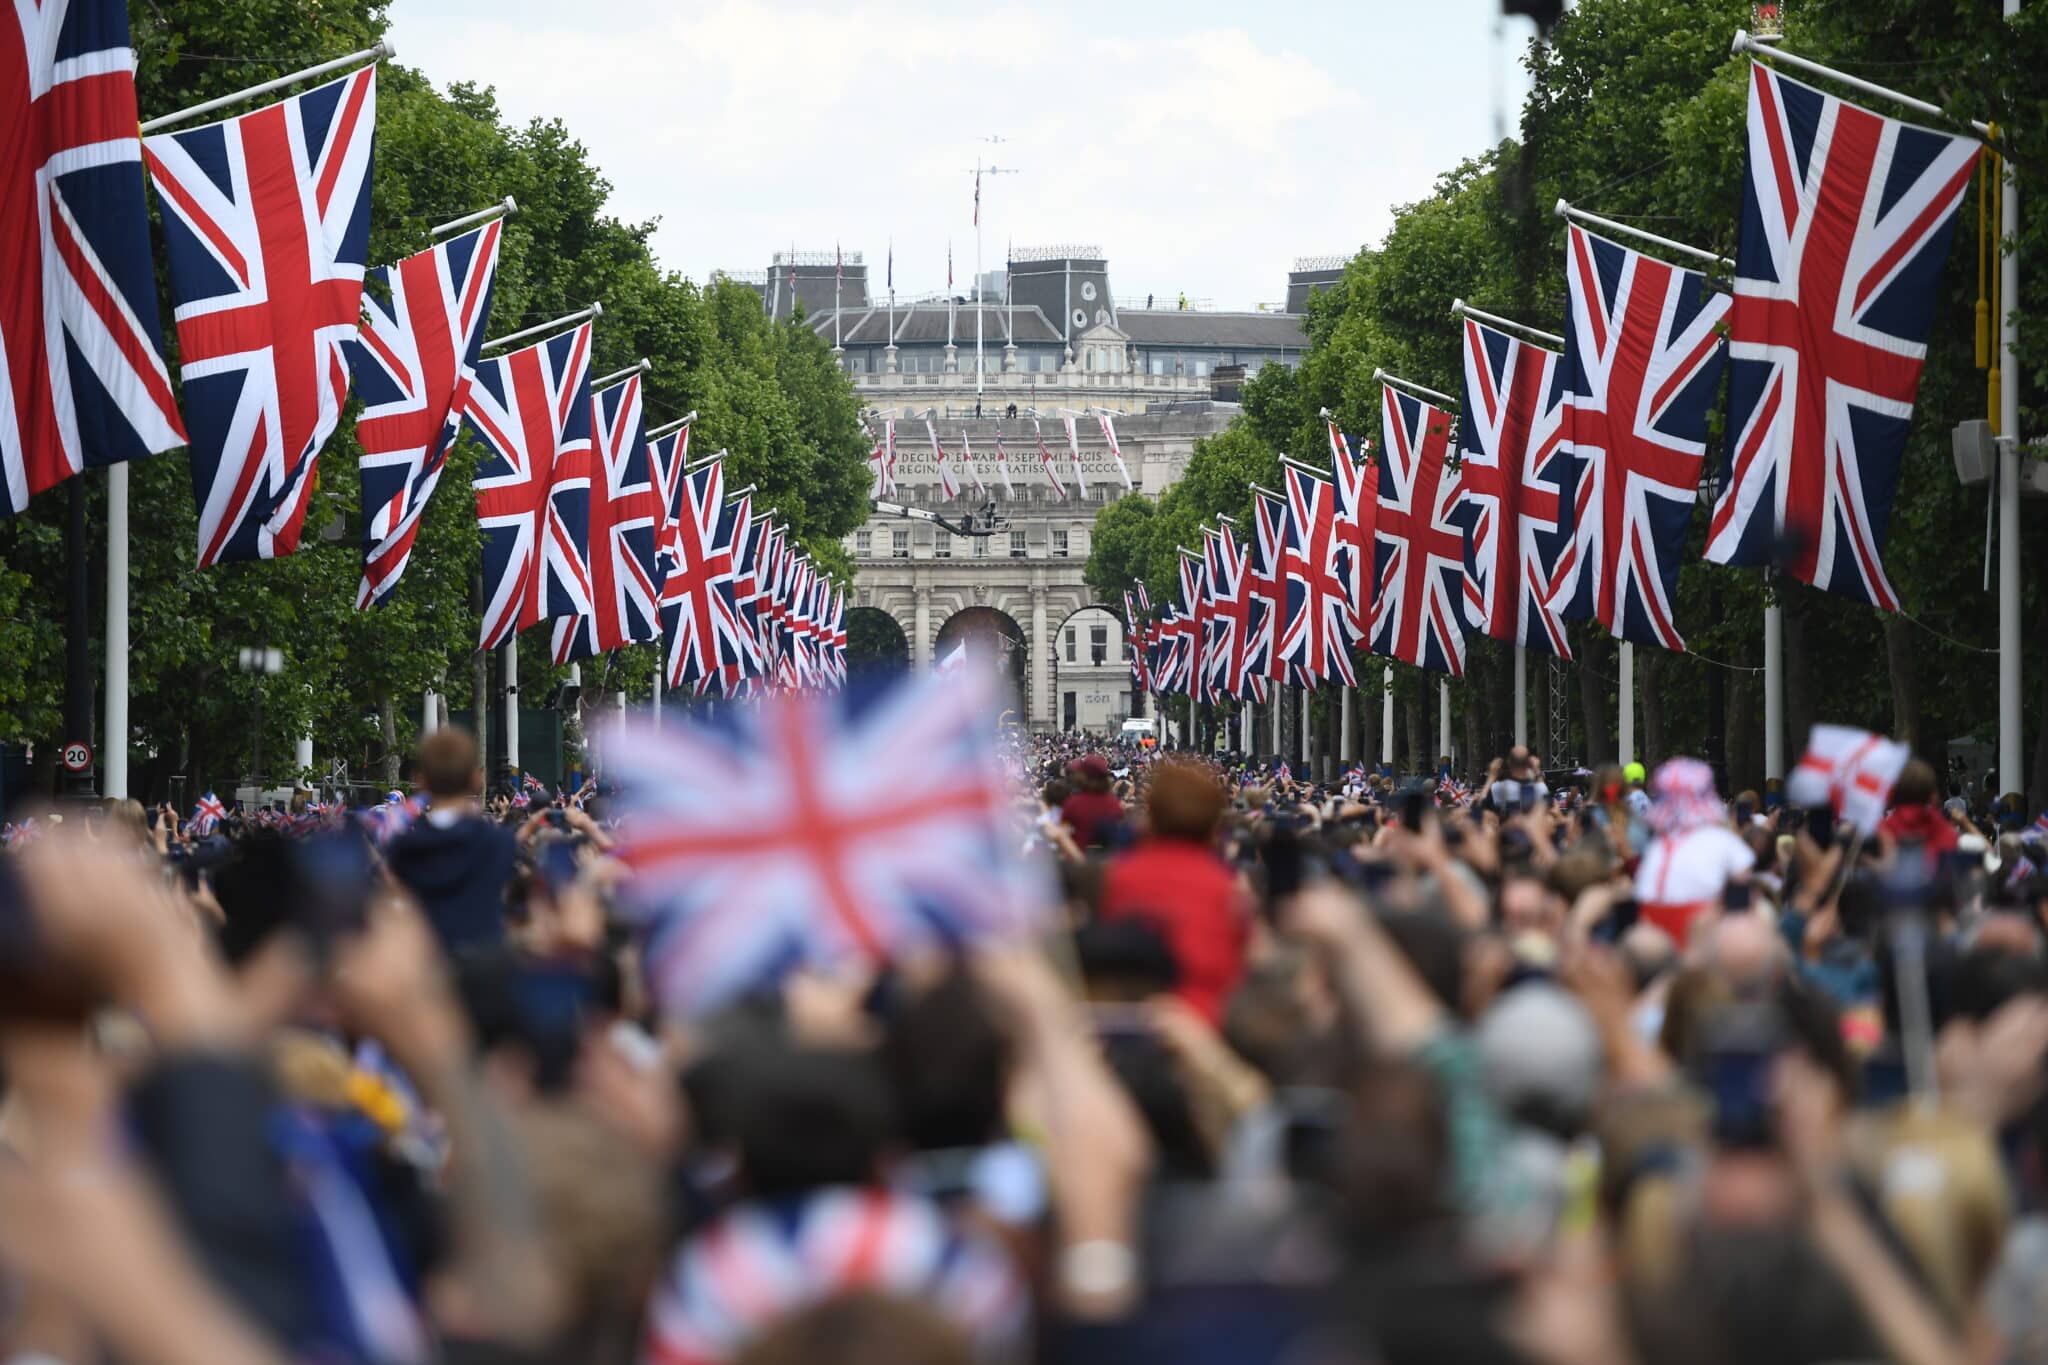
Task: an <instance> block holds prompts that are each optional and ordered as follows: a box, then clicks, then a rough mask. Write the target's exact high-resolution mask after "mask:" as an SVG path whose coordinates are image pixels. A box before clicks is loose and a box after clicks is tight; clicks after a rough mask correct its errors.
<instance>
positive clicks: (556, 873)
mask: <svg viewBox="0 0 2048 1365" xmlns="http://www.w3.org/2000/svg"><path fill="white" fill-rule="evenodd" d="M534 862H535V865H536V867H537V868H538V869H539V871H540V879H541V884H542V885H543V886H545V887H546V888H547V891H548V894H549V895H550V896H559V895H560V894H561V893H562V892H564V891H566V890H568V889H569V887H571V886H573V885H575V882H576V873H577V866H576V845H575V844H574V843H573V842H572V841H570V840H568V839H550V840H548V841H547V842H546V843H544V844H542V845H541V846H540V852H539V854H538V855H537V856H536V858H535V860H534Z"/></svg>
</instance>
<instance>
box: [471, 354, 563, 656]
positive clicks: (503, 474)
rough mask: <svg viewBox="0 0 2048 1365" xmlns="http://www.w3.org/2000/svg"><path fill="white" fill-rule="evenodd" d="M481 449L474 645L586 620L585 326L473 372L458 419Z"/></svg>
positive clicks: (487, 645)
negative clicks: (478, 611) (544, 625)
mask: <svg viewBox="0 0 2048 1365" xmlns="http://www.w3.org/2000/svg"><path fill="white" fill-rule="evenodd" d="M463 416H464V418H465V420H466V421H467V422H468V424H469V429H470V430H471V431H472V432H474V433H475V434H476V437H477V439H478V440H479V441H481V442H482V443H483V446H484V456H483V458H482V459H481V460H480V461H479V462H478V463H477V468H476V477H475V481H474V485H475V491H476V514H477V521H478V523H479V525H481V526H482V528H483V537H484V565H483V567H484V614H483V626H482V631H481V633H480V636H479V643H480V644H481V645H482V647H483V648H485V649H492V648H495V647H496V646H498V645H501V644H503V643H505V641H507V640H509V639H511V638H512V636H513V635H514V634H515V633H517V632H518V631H522V630H525V629H526V628H527V627H529V626H536V625H539V624H540V623H541V622H542V621H549V620H553V619H554V618H555V617H557V616H587V615H589V613H590V563H589V536H590V463H591V458H592V454H591V452H592V446H593V442H592V434H591V424H590V324H589V323H587V322H585V323H582V324H581V325H579V326H576V327H572V328H570V329H569V330H568V331H566V332H562V333H560V334H559V335H557V336H552V337H549V338H548V339H547V340H545V341H540V342H536V343H534V344H533V345H531V346H527V347H525V348H523V349H521V350H517V351H514V352H512V353H511V354H510V355H503V356H496V357H493V358H491V359H488V360H484V361H482V362H480V363H479V364H478V365H477V371H476V383H475V384H474V385H473V386H472V387H471V389H470V394H469V407H468V409H467V410H466V411H465V412H464V414H463Z"/></svg>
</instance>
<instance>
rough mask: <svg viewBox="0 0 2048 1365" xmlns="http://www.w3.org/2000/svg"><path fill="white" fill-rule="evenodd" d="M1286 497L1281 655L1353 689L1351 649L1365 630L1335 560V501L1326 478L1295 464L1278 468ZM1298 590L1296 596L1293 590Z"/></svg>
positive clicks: (1310, 673) (1309, 673)
mask: <svg viewBox="0 0 2048 1365" xmlns="http://www.w3.org/2000/svg"><path fill="white" fill-rule="evenodd" d="M1281 476H1282V478H1283V479H1284V480H1285V483H1286V488H1285V492H1286V494H1287V536H1286V540H1285V541H1284V542H1283V553H1284V556H1285V558H1284V560H1283V563H1284V564H1285V567H1286V570H1287V578H1288V581H1289V586H1290V593H1289V597H1288V617H1287V623H1286V628H1285V629H1284V630H1283V631H1282V632H1281V636H1280V653H1281V654H1282V655H1283V656H1284V657H1285V658H1286V659H1287V661H1288V662H1289V663H1291V664H1293V665H1294V666H1295V667H1296V668H1297V669H1298V670H1299V671H1300V672H1301V674H1302V675H1303V676H1304V677H1306V678H1307V679H1308V680H1309V683H1310V685H1313V684H1314V683H1315V682H1317V681H1319V680H1321V679H1324V678H1328V679H1331V680H1333V681H1338V682H1342V683H1343V684H1344V685H1345V686H1347V687H1350V686H1354V685H1355V684H1356V683H1357V681H1358V678H1357V675H1356V673H1355V672H1354V671H1353V669H1352V667H1351V646H1352V645H1353V644H1354V643H1356V642H1357V641H1358V640H1360V639H1362V638H1363V636H1364V632H1363V631H1362V630H1360V628H1359V622H1358V621H1357V620H1356V619H1355V618H1354V617H1353V616H1352V615H1351V595H1350V591H1349V589H1348V588H1347V587H1346V585H1345V582H1344V578H1343V575H1342V573H1341V572H1340V566H1339V564H1338V559H1337V545H1338V541H1337V497H1336V494H1335V493H1334V492H1333V491H1331V487H1330V480H1328V479H1325V478H1320V477H1318V476H1317V475H1315V474H1311V473H1309V472H1308V471H1307V470H1304V469H1301V468H1299V467H1298V466H1296V465H1291V464H1290V465H1286V466H1284V467H1283V468H1282V470H1281ZM1294 588H1299V589H1300V591H1299V592H1298V593H1296V592H1294V591H1292V590H1293V589H1294Z"/></svg>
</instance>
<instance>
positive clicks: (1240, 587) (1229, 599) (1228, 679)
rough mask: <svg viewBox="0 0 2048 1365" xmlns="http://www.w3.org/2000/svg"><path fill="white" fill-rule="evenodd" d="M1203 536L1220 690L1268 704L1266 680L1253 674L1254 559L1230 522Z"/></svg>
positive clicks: (1215, 669) (1227, 693)
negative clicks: (1252, 583)
mask: <svg viewBox="0 0 2048 1365" xmlns="http://www.w3.org/2000/svg"><path fill="white" fill-rule="evenodd" d="M1203 536H1204V538H1205V541H1206V543H1205V544H1204V546H1203V550H1204V557H1205V558H1206V560H1207V567H1208V579H1209V600H1210V604H1211V607H1210V611H1211V619H1212V620H1213V621H1214V622H1215V623H1216V639H1215V668H1214V670H1213V671H1214V674H1215V678H1216V687H1217V690H1219V691H1221V692H1222V693H1224V694H1225V695H1227V696H1230V697H1234V698H1238V699H1240V700H1242V699H1243V698H1244V697H1245V696H1246V695H1247V694H1249V695H1250V696H1252V697H1254V698H1255V699H1257V700H1259V701H1264V700H1265V699H1266V680H1265V679H1264V678H1263V677H1260V676H1259V675H1258V674H1256V673H1254V672H1253V671H1252V655H1251V648H1250V646H1251V636H1252V616H1253V610H1254V603H1253V601H1252V594H1251V585H1250V578H1251V561H1250V557H1249V555H1248V554H1247V553H1246V551H1245V549H1244V547H1242V546H1240V545H1239V544H1238V543H1237V536H1236V534H1235V533H1234V532H1232V530H1231V529H1230V523H1229V522H1227V521H1226V522H1224V523H1223V525H1222V526H1221V527H1219V528H1218V529H1216V530H1214V531H1209V530H1204V531H1203Z"/></svg>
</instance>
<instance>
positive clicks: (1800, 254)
mask: <svg viewBox="0 0 2048 1365" xmlns="http://www.w3.org/2000/svg"><path fill="white" fill-rule="evenodd" d="M1977 153H1978V147H1977V143H1976V142H1975V140H1973V139H1971V138H1967V137H1956V136H1954V135H1952V134H1949V133H1938V132H1935V131H1933V130H1931V129H1927V128H1918V127H1915V126H1914V125H1912V124H1910V123H1903V122H1901V121H1899V120H1897V119H1889V118H1883V117H1880V116H1879V115H1877V114H1873V113H1871V112H1870V111H1869V110H1867V109H1861V108H1858V107H1857V106H1856V105H1853V104H1850V103H1849V102H1848V101H1846V100H1841V99H1836V98H1834V97H1833V96H1831V95H1826V94H1823V93H1821V92H1820V91H1818V90H1816V89H1814V88H1813V87H1811V86H1808V85H1802V84H1801V83H1800V82H1798V81H1795V80H1792V79H1791V78H1789V77H1787V76H1783V75H1780V74H1779V73H1777V72H1776V71H1773V70H1771V68H1769V67H1768V66H1765V65H1764V64H1763V63H1761V62H1755V63H1752V64H1751V68H1750V83H1749V151H1748V158H1747V170H1746V174H1745V175H1744V176H1743V183H1742V230H1741V234H1740V237H1739V238H1738V244H1737V247H1736V263H1735V304H1734V307H1733V309H1732V310H1731V312H1730V315H1729V356H1730V365H1731V370H1730V375H1729V379H1730V385H1729V408H1728V413H1729V422H1728V430H1729V433H1730V439H1729V441H1728V450H1727V455H1726V457H1725V461H1724V466H1723V476H1722V479H1721V494H1720V499H1719V502H1718V503H1717V505H1716V506H1715V508H1714V516H1713V521H1712V523H1711V524H1710V527H1709V529H1708V533H1707V558H1708V559H1710V560H1712V561H1713V562H1715V563H1717V564H1744V565H1763V564H1774V563H1775V564H1782V565H1783V566H1784V567H1785V568H1786V570H1787V571H1788V572H1790V573H1791V574H1792V576H1793V577H1795V578H1797V579H1799V580H1800V581H1801V582H1802V583H1811V584H1813V585H1814V586H1815V587H1817V588H1825V589H1827V590H1828V591H1829V592H1836V593H1841V594H1843V595H1844V596H1847V597H1854V598H1856V599H1858V600H1859V601H1864V602H1869V603H1872V604H1873V605H1875V606H1879V607H1883V608H1884V609H1885V610H1887V611H1896V610H1898V606H1899V601H1898V595H1897V593H1895V592H1894V591H1893V589H1892V585H1891V581H1890V579H1889V578H1888V577H1887V576H1886V574H1885V571H1884V561H1883V554H1884V543H1885V536H1886V533H1887V532H1888V531H1889V530H1890V528H1891V514H1892V502H1893V499H1894V497H1895V496H1896V494H1897V492H1898V484H1899V465H1900V461H1901V459H1902V457H1903V456H1904V453H1905V443H1906V433H1907V430H1908V429H1909V427H1910V426H1911V424H1912V419H1913V402H1914V399H1915V397H1916V396H1917V395H1918V393H1919V389H1920V371H1921V367H1922V366H1923V365H1924V364H1925V362H1926V357H1927V334H1928V329H1929V327H1930V326H1931V325H1932V322H1933V316H1934V305H1935V302H1936V299H1937V296H1938V294H1939V292H1940V288H1941V271H1942V266H1943V264H1944V263H1945V262H1946V261H1947V259H1948V253H1949V245H1950V243H1951V241H1952V240H1953V239H1954V237H1955V226H1956V217H1957V214H1958V211H1959V209H1960V206H1961V204H1962V199H1963V194H1964V192H1965V191H1966V190H1967V189H1968V188H1969V183H1970V175H1971V173H1972V171H1974V170H1975V168H1976V165H1977Z"/></svg>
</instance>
